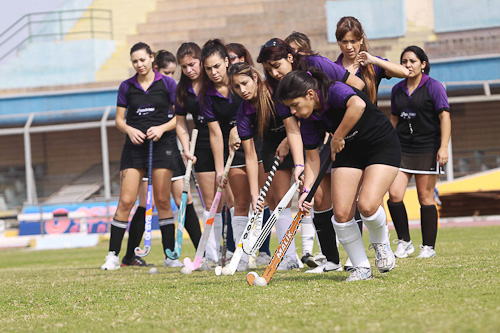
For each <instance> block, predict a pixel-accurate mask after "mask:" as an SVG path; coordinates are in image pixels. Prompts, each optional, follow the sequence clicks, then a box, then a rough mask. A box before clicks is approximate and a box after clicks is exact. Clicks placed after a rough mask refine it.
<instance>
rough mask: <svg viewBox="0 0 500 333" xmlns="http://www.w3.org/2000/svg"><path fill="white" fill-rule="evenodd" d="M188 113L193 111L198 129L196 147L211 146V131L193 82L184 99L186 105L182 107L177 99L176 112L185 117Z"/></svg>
mask: <svg viewBox="0 0 500 333" xmlns="http://www.w3.org/2000/svg"><path fill="white" fill-rule="evenodd" d="M188 113H191V115H192V116H193V121H194V125H195V127H196V129H197V130H198V139H196V147H198V148H210V133H209V130H208V125H207V122H206V121H205V118H204V117H203V115H202V114H201V110H200V103H199V100H198V96H196V93H195V92H194V89H193V86H192V85H191V82H189V83H188V86H187V94H186V98H185V100H184V107H183V108H182V107H181V106H180V105H179V103H177V99H176V100H175V114H177V115H179V116H184V117H185V116H187V114H188Z"/></svg>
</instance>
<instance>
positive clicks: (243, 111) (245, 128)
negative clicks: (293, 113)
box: [236, 101, 290, 144]
mask: <svg viewBox="0 0 500 333" xmlns="http://www.w3.org/2000/svg"><path fill="white" fill-rule="evenodd" d="M274 105H275V107H276V111H278V109H279V108H286V109H288V108H287V107H286V106H284V105H283V104H279V103H276V102H274ZM288 112H290V109H288ZM236 126H237V127H238V135H239V136H240V139H241V140H242V141H245V140H248V139H250V138H253V137H254V136H255V135H256V134H257V129H256V127H257V110H256V109H255V107H254V106H253V105H252V104H251V103H250V102H249V101H243V102H242V103H241V104H240V108H239V109H238V114H237V115H236ZM284 137H286V131H285V125H284V124H283V121H282V120H281V118H276V117H274V116H271V119H270V121H269V128H268V129H267V131H266V133H264V143H265V142H266V141H276V140H279V142H278V144H279V143H280V142H281V141H282V140H283V138H284Z"/></svg>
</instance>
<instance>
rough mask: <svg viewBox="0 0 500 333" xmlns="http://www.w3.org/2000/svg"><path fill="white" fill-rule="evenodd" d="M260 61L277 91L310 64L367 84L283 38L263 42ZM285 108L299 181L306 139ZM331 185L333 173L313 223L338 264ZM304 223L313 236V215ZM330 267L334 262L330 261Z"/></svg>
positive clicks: (337, 76) (335, 77) (325, 251)
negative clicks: (287, 77)
mask: <svg viewBox="0 0 500 333" xmlns="http://www.w3.org/2000/svg"><path fill="white" fill-rule="evenodd" d="M257 62H258V63H261V64H262V65H263V66H264V69H265V71H266V77H267V82H268V83H269V85H270V87H271V89H273V91H276V88H277V86H278V83H279V81H280V80H281V79H282V78H283V77H284V76H285V75H286V74H288V73H290V72H291V71H293V70H298V69H306V68H307V67H309V66H314V67H316V68H319V69H321V70H322V71H324V72H325V73H326V75H327V76H328V77H329V78H330V79H331V80H339V81H342V82H347V83H348V84H350V85H355V86H357V87H358V88H359V89H362V88H363V87H364V84H363V81H361V80H360V79H359V78H357V77H356V76H354V75H350V74H349V72H348V71H346V70H345V69H344V68H342V67H340V66H338V65H336V64H334V63H333V62H332V61H331V60H329V59H327V58H325V57H322V56H320V55H317V54H312V55H305V56H303V55H301V54H299V53H296V52H295V51H294V50H293V49H292V48H291V46H290V45H289V44H288V43H286V42H285V41H283V40H281V39H279V38H273V39H271V40H269V41H268V42H266V43H265V44H264V45H262V47H261V49H260V53H259V57H258V59H257ZM284 110H287V112H281V108H280V109H278V111H279V112H280V116H281V118H282V119H283V123H284V124H285V127H286V132H287V138H288V142H289V146H290V149H291V151H292V155H293V160H294V163H295V170H294V179H295V181H298V179H297V178H298V176H299V175H300V173H301V172H302V171H303V170H304V155H303V154H304V152H303V146H302V139H301V136H300V129H299V125H298V121H297V119H296V118H295V117H292V114H291V113H290V111H289V109H284ZM324 152H325V154H323V155H322V156H323V159H325V158H326V156H327V155H326V153H327V152H328V151H327V150H326V149H325V150H324ZM330 187H331V186H330V174H327V175H325V177H324V178H323V181H322V182H321V184H320V187H319V188H318V190H317V191H316V194H315V207H314V217H313V222H314V226H315V227H316V230H319V232H318V238H319V241H320V244H321V251H322V252H323V254H324V255H325V256H326V259H327V261H329V262H330V263H333V264H338V263H339V254H338V249H337V246H336V243H335V239H336V237H335V231H334V229H333V226H332V224H331V217H332V215H333V211H332V206H331V195H330ZM302 223H303V226H304V227H303V228H304V229H305V230H309V233H307V234H311V236H312V235H313V233H311V231H312V230H311V229H312V228H307V227H308V226H309V225H310V224H311V220H310V217H309V218H305V219H304V220H303V221H302ZM309 238H310V239H311V241H309V243H308V244H310V245H309V246H310V248H311V252H312V244H313V239H314V238H313V237H309ZM332 240H333V241H332ZM303 254H304V255H303V258H302V259H303V262H305V263H306V264H308V265H309V266H311V267H314V266H318V264H321V262H317V261H315V260H311V259H313V258H311V254H312V253H307V252H305V253H303ZM325 265H326V263H325ZM320 266H321V267H320ZM329 266H333V265H332V264H330V265H329ZM318 267H319V268H318V271H317V272H318V273H322V272H325V269H324V267H323V266H322V265H319V266H318Z"/></svg>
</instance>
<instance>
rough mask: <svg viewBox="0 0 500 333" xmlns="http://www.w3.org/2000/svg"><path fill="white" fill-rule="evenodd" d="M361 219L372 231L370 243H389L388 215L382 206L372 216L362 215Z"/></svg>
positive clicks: (370, 231) (369, 230)
mask: <svg viewBox="0 0 500 333" xmlns="http://www.w3.org/2000/svg"><path fill="white" fill-rule="evenodd" d="M360 215H361V214H360ZM361 219H362V220H363V223H364V224H365V225H366V228H367V229H368V232H369V233H370V243H387V242H388V241H389V239H388V237H387V225H386V224H385V222H386V215H385V210H384V208H383V207H382V206H379V207H378V209H377V211H376V212H375V214H373V215H372V216H369V217H365V216H363V215H361Z"/></svg>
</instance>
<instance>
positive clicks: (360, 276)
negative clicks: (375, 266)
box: [346, 267, 373, 282]
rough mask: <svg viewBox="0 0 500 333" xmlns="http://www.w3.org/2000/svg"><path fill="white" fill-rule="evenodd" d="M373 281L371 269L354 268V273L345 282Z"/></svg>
mask: <svg viewBox="0 0 500 333" xmlns="http://www.w3.org/2000/svg"><path fill="white" fill-rule="evenodd" d="M371 279H373V274H372V268H371V267H368V268H367V267H354V271H353V272H352V273H351V275H349V277H348V278H347V279H346V281H347V282H353V281H360V280H371Z"/></svg>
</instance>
